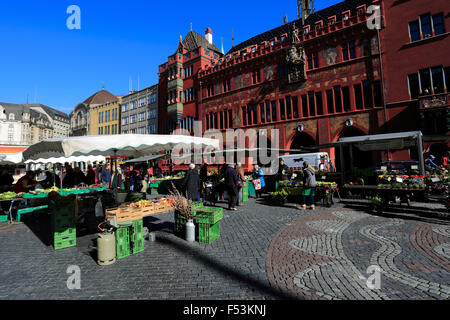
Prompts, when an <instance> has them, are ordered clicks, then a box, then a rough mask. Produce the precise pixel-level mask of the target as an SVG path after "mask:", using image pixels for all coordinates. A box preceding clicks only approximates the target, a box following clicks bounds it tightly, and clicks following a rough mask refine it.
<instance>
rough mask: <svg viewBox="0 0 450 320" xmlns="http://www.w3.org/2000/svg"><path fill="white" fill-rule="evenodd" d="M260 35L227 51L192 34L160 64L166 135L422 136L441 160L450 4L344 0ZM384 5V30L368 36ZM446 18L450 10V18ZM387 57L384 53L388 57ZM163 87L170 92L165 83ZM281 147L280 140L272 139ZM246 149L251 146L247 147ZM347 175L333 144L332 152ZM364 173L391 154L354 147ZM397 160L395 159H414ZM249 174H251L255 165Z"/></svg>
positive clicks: (297, 142) (316, 141) (286, 139)
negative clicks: (199, 124)
mask: <svg viewBox="0 0 450 320" xmlns="http://www.w3.org/2000/svg"><path fill="white" fill-rule="evenodd" d="M310 2H311V1H310V0H300V1H299V3H301V9H302V18H301V19H298V20H296V21H293V22H291V23H287V24H284V25H282V26H280V27H278V28H276V29H273V30H270V31H267V32H265V33H263V34H260V35H258V36H255V37H253V38H251V39H249V40H247V41H245V42H243V43H241V44H239V45H238V46H235V47H233V48H232V49H231V50H230V51H229V52H228V53H227V54H226V55H223V54H221V52H220V50H219V49H218V48H217V47H216V46H214V45H213V44H212V41H208V39H209V40H212V39H211V38H212V35H211V30H210V29H207V32H206V38H205V37H202V36H200V35H198V34H196V33H194V32H192V31H191V32H190V33H189V34H188V36H187V37H186V39H185V40H184V41H180V44H179V47H178V50H177V53H176V54H175V55H173V56H171V57H169V62H168V63H166V64H164V65H163V66H160V97H167V99H161V102H160V110H161V111H162V113H164V112H165V116H164V117H163V118H161V120H160V121H162V122H161V125H162V127H161V126H160V127H161V128H163V127H164V125H165V126H166V127H165V128H166V130H163V131H161V133H167V132H170V130H167V129H173V128H175V127H176V128H186V129H191V128H192V124H193V120H194V119H201V120H202V121H203V131H206V130H208V129H219V130H221V131H223V132H225V130H227V129H239V128H242V129H244V130H245V129H247V128H252V129H258V130H259V129H267V132H268V135H269V137H268V138H269V140H270V138H271V137H270V130H271V129H278V130H279V148H281V149H300V148H302V147H310V146H316V145H324V144H327V143H330V142H335V141H337V140H338V139H339V138H341V137H349V136H361V135H369V134H381V133H390V132H401V131H415V130H421V131H422V132H423V133H424V135H425V139H424V140H425V147H426V148H427V149H428V150H429V151H431V152H435V153H436V154H437V155H439V154H442V153H444V152H446V151H447V150H448V146H449V139H448V133H449V121H450V118H449V114H450V113H449V102H448V100H449V94H448V92H449V89H450V83H449V82H450V74H449V66H450V55H449V54H448V51H449V48H450V46H449V39H448V32H447V30H449V28H450V26H449V18H448V10H447V6H446V5H445V4H446V1H445V0H436V1H433V2H431V3H427V5H426V7H425V6H424V3H423V1H421V0H384V1H383V0H347V1H343V2H341V3H338V4H336V5H333V6H331V7H329V8H326V9H324V10H321V11H318V12H314V11H313V12H311V3H310ZM371 6H380V8H381V11H380V15H381V16H380V21H381V29H380V30H379V31H378V30H377V28H373V27H372V28H371V27H370V26H371V25H373V23H372V22H373V21H375V22H376V21H378V20H376V19H375V20H374V17H376V16H375V15H374V14H375V13H376V12H374V11H373V10H372V9H373V7H371ZM446 10H447V11H446ZM380 51H381V52H380ZM162 84H163V85H162ZM272 144H273V143H272ZM248 147H255V145H250V146H248ZM321 151H324V152H328V153H329V154H330V157H331V158H332V159H336V161H337V163H336V165H337V167H338V168H339V167H340V164H339V159H338V158H339V157H337V156H336V154H335V150H334V148H332V149H327V148H324V149H322V150H321ZM353 156H354V161H355V163H354V165H355V166H356V167H367V166H368V165H370V164H374V163H376V162H379V161H381V160H386V156H387V155H386V154H381V153H374V152H373V153H364V152H361V151H359V150H354V151H353ZM415 156H416V155H415V154H414V151H413V150H411V152H410V154H408V151H399V152H391V153H390V154H389V158H390V159H392V160H396V159H401V160H405V159H408V158H409V157H412V158H415ZM247 168H248V169H249V167H247Z"/></svg>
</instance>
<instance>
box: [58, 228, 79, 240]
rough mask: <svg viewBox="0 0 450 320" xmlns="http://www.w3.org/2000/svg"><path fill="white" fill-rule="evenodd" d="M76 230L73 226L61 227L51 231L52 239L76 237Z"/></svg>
mask: <svg viewBox="0 0 450 320" xmlns="http://www.w3.org/2000/svg"><path fill="white" fill-rule="evenodd" d="M76 235H77V229H76V227H75V226H61V227H57V228H54V229H53V238H54V239H62V238H65V237H76Z"/></svg>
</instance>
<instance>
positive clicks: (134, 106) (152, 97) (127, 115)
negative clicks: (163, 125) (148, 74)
mask: <svg viewBox="0 0 450 320" xmlns="http://www.w3.org/2000/svg"><path fill="white" fill-rule="evenodd" d="M121 109H122V112H121V120H120V122H121V132H122V134H130V133H133V134H157V133H158V85H154V86H151V87H148V88H145V89H143V90H140V91H137V92H131V93H130V94H129V95H127V96H124V97H122V108H121Z"/></svg>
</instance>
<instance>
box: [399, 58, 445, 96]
mask: <svg viewBox="0 0 450 320" xmlns="http://www.w3.org/2000/svg"><path fill="white" fill-rule="evenodd" d="M408 85H409V94H410V95H411V99H417V98H418V97H419V96H426V95H431V94H439V93H444V92H448V90H449V89H450V67H445V68H444V67H443V66H436V67H431V68H425V69H421V70H419V71H418V72H417V73H412V74H409V75H408Z"/></svg>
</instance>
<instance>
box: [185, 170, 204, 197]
mask: <svg viewBox="0 0 450 320" xmlns="http://www.w3.org/2000/svg"><path fill="white" fill-rule="evenodd" d="M183 188H184V189H185V190H186V194H187V198H188V199H189V200H192V201H198V192H199V190H200V176H199V175H198V172H197V170H195V164H191V165H190V166H189V171H188V172H187V173H186V177H185V178H184V181H183Z"/></svg>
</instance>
